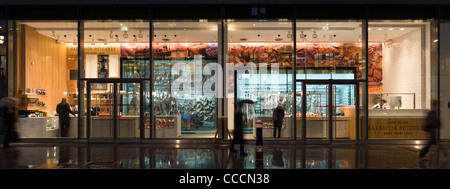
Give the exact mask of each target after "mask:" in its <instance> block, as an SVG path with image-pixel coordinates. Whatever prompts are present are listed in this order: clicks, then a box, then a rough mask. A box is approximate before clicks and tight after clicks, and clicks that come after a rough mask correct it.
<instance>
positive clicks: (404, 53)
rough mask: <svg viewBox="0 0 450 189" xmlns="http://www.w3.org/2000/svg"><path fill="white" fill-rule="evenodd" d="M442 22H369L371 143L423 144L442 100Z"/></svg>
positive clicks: (369, 134) (369, 133)
mask: <svg viewBox="0 0 450 189" xmlns="http://www.w3.org/2000/svg"><path fill="white" fill-rule="evenodd" d="M436 31H437V30H436V21H434V20H372V21H369V26H368V32H369V38H368V40H369V47H368V59H369V62H368V81H369V82H368V88H369V98H368V99H369V101H368V103H369V108H370V109H369V125H368V137H369V139H393V138H395V139H423V138H426V137H427V136H426V135H425V133H424V132H423V130H422V128H423V125H424V121H425V117H426V114H427V111H428V110H429V109H430V108H432V105H431V101H432V100H433V99H437V95H436V94H437V93H436V92H437V87H435V84H434V83H435V82H436V79H437V78H436V77H437V74H432V72H431V70H433V69H436V66H437V58H436V54H435V53H436V52H437V51H436V43H437V38H436Z"/></svg>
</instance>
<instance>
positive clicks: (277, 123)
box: [273, 102, 284, 138]
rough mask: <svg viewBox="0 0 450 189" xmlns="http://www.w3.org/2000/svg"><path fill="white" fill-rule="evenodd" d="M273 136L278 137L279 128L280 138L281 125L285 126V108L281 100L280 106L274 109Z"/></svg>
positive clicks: (279, 134)
mask: <svg viewBox="0 0 450 189" xmlns="http://www.w3.org/2000/svg"><path fill="white" fill-rule="evenodd" d="M273 117H274V120H273V138H276V137H277V136H276V133H277V130H278V138H280V136H281V127H282V126H283V118H284V108H283V105H282V104H281V102H279V103H278V106H277V107H276V108H275V109H274V110H273Z"/></svg>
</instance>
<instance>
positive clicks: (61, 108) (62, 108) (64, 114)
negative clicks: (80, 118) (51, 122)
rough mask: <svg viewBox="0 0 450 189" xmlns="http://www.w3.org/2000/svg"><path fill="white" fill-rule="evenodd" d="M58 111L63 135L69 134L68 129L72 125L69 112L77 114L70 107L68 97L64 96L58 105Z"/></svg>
mask: <svg viewBox="0 0 450 189" xmlns="http://www.w3.org/2000/svg"><path fill="white" fill-rule="evenodd" d="M56 112H57V113H58V116H59V126H60V128H61V137H66V136H67V131H68V130H69V127H70V119H69V113H70V114H72V115H75V113H74V112H72V110H71V109H70V106H69V103H67V102H66V98H63V99H62V101H61V102H60V103H59V104H58V105H57V106H56Z"/></svg>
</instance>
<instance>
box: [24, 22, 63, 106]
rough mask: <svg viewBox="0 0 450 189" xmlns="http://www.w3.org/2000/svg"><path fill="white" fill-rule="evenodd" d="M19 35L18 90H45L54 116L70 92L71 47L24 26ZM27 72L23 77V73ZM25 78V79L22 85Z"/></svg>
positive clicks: (48, 104) (46, 100) (47, 102)
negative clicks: (59, 104) (69, 52)
mask: <svg viewBox="0 0 450 189" xmlns="http://www.w3.org/2000/svg"><path fill="white" fill-rule="evenodd" d="M20 28H21V31H19V34H20V35H18V36H20V37H19V38H20V39H18V44H19V45H18V53H17V54H18V63H19V64H18V72H19V74H18V82H19V83H18V88H19V89H21V88H31V89H45V90H46V95H47V98H46V99H45V103H46V106H47V108H46V111H48V112H49V113H50V114H53V111H56V105H57V104H58V103H59V102H61V99H62V98H63V97H66V95H64V92H67V91H68V90H67V78H68V71H67V49H66V48H67V47H66V46H65V45H62V44H58V43H56V40H55V39H53V38H50V37H47V36H44V35H41V34H39V33H38V32H37V31H36V30H35V29H34V28H32V27H29V26H26V25H21V27H20ZM21 73H23V74H21ZM21 79H24V82H23V83H22V81H21Z"/></svg>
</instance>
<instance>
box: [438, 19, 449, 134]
mask: <svg viewBox="0 0 450 189" xmlns="http://www.w3.org/2000/svg"><path fill="white" fill-rule="evenodd" d="M439 31H440V32H439V34H440V35H439V51H440V52H441V53H439V56H440V57H439V58H440V62H439V81H440V82H439V97H440V102H441V103H440V113H441V114H440V115H441V116H440V117H441V121H442V124H441V130H440V138H441V139H450V116H447V115H450V108H448V103H449V102H450V87H449V86H448V82H446V81H450V53H449V52H450V36H449V35H447V34H448V33H449V32H450V21H449V20H441V21H440V23H439Z"/></svg>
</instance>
